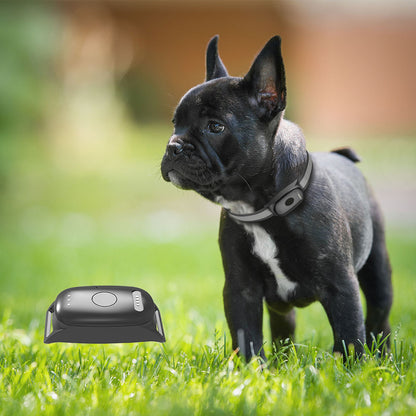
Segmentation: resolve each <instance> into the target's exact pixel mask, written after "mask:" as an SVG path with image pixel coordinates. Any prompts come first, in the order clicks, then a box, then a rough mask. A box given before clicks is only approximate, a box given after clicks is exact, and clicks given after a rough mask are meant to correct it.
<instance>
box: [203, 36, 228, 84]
mask: <svg viewBox="0 0 416 416" xmlns="http://www.w3.org/2000/svg"><path fill="white" fill-rule="evenodd" d="M222 77H228V72H227V70H226V69H225V66H224V64H223V63H222V61H221V58H220V57H219V55H218V35H216V36H214V37H213V38H212V39H211V40H210V41H209V43H208V47H207V74H206V79H205V81H210V80H211V79H216V78H222Z"/></svg>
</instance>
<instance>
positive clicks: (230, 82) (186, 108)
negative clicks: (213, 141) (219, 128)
mask: <svg viewBox="0 0 416 416" xmlns="http://www.w3.org/2000/svg"><path fill="white" fill-rule="evenodd" d="M240 84H241V78H232V77H227V78H219V79H214V80H212V81H208V82H204V83H203V84H200V85H197V86H196V87H194V88H192V89H191V90H189V91H188V92H187V93H186V94H185V95H184V96H183V97H182V99H181V101H180V102H179V105H178V107H177V108H176V111H175V116H174V118H175V122H176V123H177V124H180V123H186V122H187V121H188V120H189V117H204V116H206V117H222V118H224V117H227V115H228V116H231V115H232V114H235V113H236V112H237V111H238V110H239V107H240V105H241V104H240V103H241V98H242V97H241V96H242V94H243V93H242V88H241V85H240ZM237 98H238V99H237Z"/></svg>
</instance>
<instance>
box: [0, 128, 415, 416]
mask: <svg viewBox="0 0 416 416" xmlns="http://www.w3.org/2000/svg"><path fill="white" fill-rule="evenodd" d="M168 134H169V128H166V127H163V126H162V127H160V126H149V127H142V128H141V129H138V130H136V129H134V130H131V131H129V132H128V133H126V135H125V137H124V138H123V139H122V140H121V141H119V142H118V143H117V145H116V146H115V145H114V144H109V143H95V144H93V145H92V146H93V147H92V148H89V149H88V151H86V150H85V151H84V149H83V148H82V147H81V148H80V147H77V145H76V143H75V144H74V145H72V146H69V147H68V146H63V145H62V143H60V142H54V141H53V140H46V139H43V138H30V139H29V138H26V137H21V138H19V139H18V140H11V139H7V138H4V139H3V140H2V141H1V142H0V191H1V194H0V214H1V219H0V290H1V293H2V296H1V298H0V341H1V343H0V414H1V415H31V414H39V415H60V414H62V415H65V416H68V415H130V414H131V415H137V414H139V415H155V414H156V415H158V414H161V415H168V414H172V415H188V414H189V415H211V414H212V415H217V414H218V415H225V414H232V415H240V414H241V415H254V414H258V415H270V414H281V415H318V414H319V415H322V414H328V415H331V416H332V415H386V416H387V415H394V416H395V415H401V414H403V415H410V414H416V397H415V389H416V387H415V386H416V357H415V354H416V341H415V339H414V322H415V320H416V310H415V307H414V304H413V302H414V297H415V294H416V280H415V279H414V276H415V274H416V273H415V272H416V258H415V253H416V237H415V236H414V231H415V229H414V228H412V227H411V226H408V227H407V229H405V230H404V229H403V228H402V224H400V227H399V225H397V224H389V226H388V245H389V249H390V253H391V259H392V264H393V268H394V289H395V301H394V307H393V311H392V315H391V321H392V328H393V333H392V345H393V348H392V352H391V354H390V355H389V356H388V357H384V358H381V359H380V358H377V356H376V355H375V354H371V353H369V354H368V357H367V358H366V359H365V360H362V361H361V362H356V363H349V364H348V365H343V363H342V361H341V360H340V359H339V358H337V357H333V356H332V355H331V354H330V351H331V344H332V335H331V330H330V327H329V324H328V322H327V319H326V317H325V314H324V313H323V311H322V308H321V307H320V306H319V305H318V304H314V305H312V306H310V307H308V308H307V309H304V310H299V311H298V322H299V323H298V330H297V344H296V347H295V346H293V347H291V348H288V349H286V350H284V351H282V352H279V353H278V354H273V352H272V351H271V347H270V343H269V342H268V340H267V343H266V345H265V348H266V350H267V352H268V356H269V357H270V359H269V362H268V363H267V364H266V365H265V366H262V371H260V370H261V368H260V366H259V363H258V362H257V361H253V362H251V363H250V364H249V365H247V366H245V365H241V363H239V359H238V357H236V356H235V355H234V353H233V351H232V350H231V342H230V339H229V334H228V330H227V327H226V323H225V318H224V315H223V310H222V300H221V292H222V282H223V277H222V268H221V260H220V253H219V250H218V248H217V242H216V241H217V230H218V224H217V217H218V212H219V211H218V208H217V207H215V206H214V205H212V204H210V203H209V202H206V201H204V200H202V198H199V197H198V196H196V195H193V194H192V193H191V192H184V191H179V190H177V189H175V188H174V187H173V186H171V185H169V184H166V183H164V182H163V180H162V179H161V176H160V173H159V163H160V158H161V156H162V153H163V148H164V143H165V142H166V140H167V137H168ZM400 143H401V144H403V143H406V145H407V149H409V147H410V149H411V151H406V152H403V153H404V154H403V156H400V158H397V157H396V158H395V157H394V155H397V154H400V152H399V150H398V148H397V143H391V142H389V141H388V140H385V141H384V142H382V143H381V144H380V142H379V141H377V142H376V141H374V140H370V141H366V142H362V143H361V142H360V143H355V146H356V147H357V145H358V148H359V151H360V153H362V154H363V156H365V157H364V159H365V160H369V163H368V166H367V165H365V164H363V169H364V170H365V171H366V173H367V174H368V176H369V177H370V178H371V179H374V180H375V181H377V179H378V180H380V175H382V176H383V175H384V176H387V175H390V173H392V172H394V173H395V175H396V176H395V178H397V180H398V181H399V180H401V181H402V180H403V178H404V177H406V175H409V172H411V174H412V175H414V171H413V170H412V169H414V168H413V166H414V161H415V154H416V152H415V149H416V148H415V144H414V141H413V140H410V139H409V140H408V141H406V140H405V139H403V140H402V141H401V142H400ZM313 145H314V147H315V148H320V146H323V147H322V149H323V150H325V149H327V148H330V147H336V145H337V143H335V144H333V143H331V144H330V145H328V143H321V142H319V141H315V142H314V143H313ZM94 146H95V147H94ZM324 146H325V147H324ZM403 147H404V146H403ZM380 166H383V167H384V171H383V173H382V174H380ZM407 177H409V176H407ZM100 284H117V285H132V286H138V287H142V288H143V289H145V290H147V291H148V292H149V293H150V294H151V295H152V296H153V298H154V301H155V302H156V304H157V305H158V307H159V308H160V310H161V314H162V320H163V323H164V327H165V332H166V339H167V341H166V343H165V344H163V345H162V344H157V343H141V344H112V345H78V344H51V345H45V344H44V343H43V329H44V319H45V313H46V310H47V308H48V307H49V305H50V304H51V303H52V301H53V300H54V299H55V297H56V295H57V294H58V293H59V292H60V291H62V290H64V289H66V288H68V287H71V286H80V285H100ZM265 327H266V325H265Z"/></svg>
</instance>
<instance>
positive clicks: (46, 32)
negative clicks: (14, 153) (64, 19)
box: [0, 1, 58, 138]
mask: <svg viewBox="0 0 416 416" xmlns="http://www.w3.org/2000/svg"><path fill="white" fill-rule="evenodd" d="M57 29H58V25H57V15H56V14H55V13H54V12H53V10H51V8H50V7H46V6H45V5H43V4H37V5H34V4H29V3H25V2H23V3H22V2H19V3H18V4H17V3H12V2H8V1H6V2H1V3H0V48H1V63H0V133H1V135H2V136H3V138H4V134H7V133H16V132H22V133H23V132H25V131H30V130H31V129H33V128H36V127H38V126H39V125H40V124H41V123H42V120H43V117H44V115H45V108H46V106H47V105H48V98H49V94H50V92H51V86H52V83H51V80H52V79H53V75H54V70H53V64H52V58H53V52H54V50H55V48H56V46H57V36H56V35H57Z"/></svg>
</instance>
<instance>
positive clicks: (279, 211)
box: [228, 153, 313, 222]
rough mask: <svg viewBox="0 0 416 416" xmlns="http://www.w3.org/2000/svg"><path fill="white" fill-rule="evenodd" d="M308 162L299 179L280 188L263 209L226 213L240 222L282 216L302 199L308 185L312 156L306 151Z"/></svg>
mask: <svg viewBox="0 0 416 416" xmlns="http://www.w3.org/2000/svg"><path fill="white" fill-rule="evenodd" d="M307 158H308V162H307V165H306V169H305V173H304V174H303V176H302V178H301V179H300V180H298V179H296V180H295V181H293V182H292V183H291V184H290V185H288V186H286V188H284V189H282V190H281V191H280V192H279V193H278V194H277V195H276V196H275V197H274V198H273V199H272V200H271V201H270V202H269V203H268V204H267V205H266V206H265V207H264V208H263V209H261V210H259V211H256V212H253V213H252V214H233V213H232V212H231V211H228V215H229V216H230V217H231V218H233V219H235V220H237V221H240V222H259V221H264V220H267V219H269V218H271V217H273V216H278V217H283V216H285V215H287V214H289V213H290V212H292V211H293V210H294V209H295V208H296V207H298V206H299V205H300V204H301V203H302V201H303V192H304V191H305V189H306V188H307V187H308V185H309V181H310V179H311V175H312V167H313V164H312V158H311V157H310V155H309V153H307Z"/></svg>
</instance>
